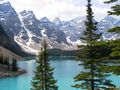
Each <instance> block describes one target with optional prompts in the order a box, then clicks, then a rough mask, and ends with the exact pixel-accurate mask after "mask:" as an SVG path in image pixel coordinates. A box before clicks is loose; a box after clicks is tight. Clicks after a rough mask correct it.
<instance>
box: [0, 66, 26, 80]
mask: <svg viewBox="0 0 120 90" xmlns="http://www.w3.org/2000/svg"><path fill="white" fill-rule="evenodd" d="M24 73H26V71H25V70H23V69H21V68H18V71H15V72H13V71H12V70H8V67H7V66H5V65H2V64H0V79H1V78H5V77H15V76H19V75H21V74H24Z"/></svg>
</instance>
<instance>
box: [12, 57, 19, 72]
mask: <svg viewBox="0 0 120 90" xmlns="http://www.w3.org/2000/svg"><path fill="white" fill-rule="evenodd" d="M17 70H18V67H17V60H16V59H14V58H13V60H12V71H13V72H16V71H17Z"/></svg>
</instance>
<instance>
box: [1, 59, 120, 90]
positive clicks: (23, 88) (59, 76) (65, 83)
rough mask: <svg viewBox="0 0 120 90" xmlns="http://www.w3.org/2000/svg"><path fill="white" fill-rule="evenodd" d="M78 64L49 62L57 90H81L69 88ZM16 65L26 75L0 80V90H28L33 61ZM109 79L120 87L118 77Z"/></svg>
mask: <svg viewBox="0 0 120 90" xmlns="http://www.w3.org/2000/svg"><path fill="white" fill-rule="evenodd" d="M78 63H80V62H78V61H75V60H69V59H68V60H64V59H54V60H51V65H52V66H53V67H55V70H54V77H55V79H56V80H58V86H59V89H58V90H82V89H75V88H72V87H71V85H73V84H74V80H73V77H74V76H75V75H76V74H78V72H80V71H81V70H82V69H83V68H82V67H80V66H78ZM18 65H19V67H21V68H23V69H25V70H27V73H25V74H23V75H20V76H17V77H12V78H4V79H0V90H30V87H31V80H32V77H33V76H34V73H33V71H34V69H35V60H30V61H21V62H19V63H18ZM110 78H111V79H112V80H113V82H114V83H115V84H116V85H117V86H120V77H119V76H118V77H117V76H111V77H110Z"/></svg>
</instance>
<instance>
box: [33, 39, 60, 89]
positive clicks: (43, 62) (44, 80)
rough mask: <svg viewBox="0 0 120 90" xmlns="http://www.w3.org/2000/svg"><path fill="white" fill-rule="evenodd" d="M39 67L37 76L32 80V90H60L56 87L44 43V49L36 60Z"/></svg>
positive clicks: (36, 72) (44, 43)
mask: <svg viewBox="0 0 120 90" xmlns="http://www.w3.org/2000/svg"><path fill="white" fill-rule="evenodd" d="M36 62H37V67H36V71H35V76H34V78H33V80H32V88H31V90H58V87H57V85H56V82H57V81H56V80H54V77H53V70H54V68H52V67H51V66H50V63H49V59H48V53H47V44H46V42H45V41H44V42H43V48H42V49H41V52H40V53H39V55H38V58H37V59H36Z"/></svg>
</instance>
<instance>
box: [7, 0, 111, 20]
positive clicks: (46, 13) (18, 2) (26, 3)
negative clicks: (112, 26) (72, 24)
mask: <svg viewBox="0 0 120 90" xmlns="http://www.w3.org/2000/svg"><path fill="white" fill-rule="evenodd" d="M9 1H10V2H11V4H12V6H13V7H15V9H16V11H17V12H20V11H22V10H24V9H26V10H33V12H34V13H35V15H36V17H37V18H38V19H40V18H42V17H48V18H49V19H50V20H53V19H54V18H55V17H59V18H60V19H61V20H71V19H73V18H75V17H79V16H85V15H86V4H87V3H86V0H9ZM102 1H104V0H93V2H92V4H93V6H92V8H93V12H94V15H95V19H96V20H98V21H99V20H101V19H103V18H104V17H105V16H106V15H107V11H108V10H109V8H110V5H106V4H104V3H103V2H102Z"/></svg>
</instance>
